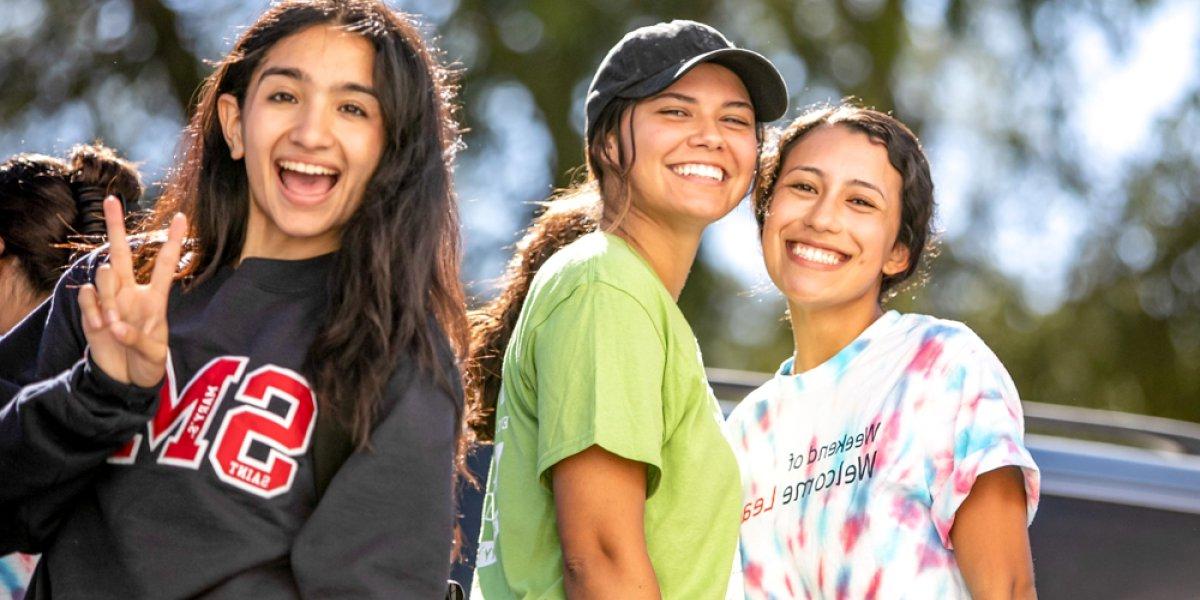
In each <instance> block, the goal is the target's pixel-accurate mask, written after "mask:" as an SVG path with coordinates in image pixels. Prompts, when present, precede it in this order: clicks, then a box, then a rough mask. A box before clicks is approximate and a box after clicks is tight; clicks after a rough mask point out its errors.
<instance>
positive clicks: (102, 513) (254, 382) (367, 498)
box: [0, 255, 462, 600]
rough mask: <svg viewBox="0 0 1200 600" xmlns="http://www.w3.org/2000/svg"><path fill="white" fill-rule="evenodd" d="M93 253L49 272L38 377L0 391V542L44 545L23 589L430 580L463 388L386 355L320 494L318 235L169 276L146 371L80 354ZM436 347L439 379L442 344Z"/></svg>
mask: <svg viewBox="0 0 1200 600" xmlns="http://www.w3.org/2000/svg"><path fill="white" fill-rule="evenodd" d="M96 260H97V259H96V257H95V256H94V255H93V256H89V257H87V258H85V259H84V260H83V261H81V262H80V263H79V264H77V265H76V266H75V267H74V268H73V269H72V270H71V271H69V272H68V273H67V274H66V275H65V276H64V277H63V280H62V281H60V282H59V285H58V288H57V289H56V291H55V294H54V297H53V300H52V302H53V304H52V307H51V309H50V316H49V319H48V321H47V324H46V329H45V332H44V334H43V337H42V340H41V343H40V346H39V351H38V359H37V374H38V376H39V377H41V378H46V379H44V380H42V381H39V382H38V383H34V384H32V385H29V386H27V387H25V388H23V389H22V390H21V391H20V392H19V394H18V395H17V397H16V398H15V399H14V400H13V401H12V402H10V403H9V404H8V406H6V407H4V408H3V409H0V509H3V510H4V511H5V514H4V517H3V519H0V541H2V542H3V543H4V546H3V547H0V551H7V550H13V549H17V550H22V551H26V552H38V551H40V552H42V553H43V556H42V560H41V562H40V563H39V566H38V570H37V572H36V573H35V575H34V584H33V590H32V591H33V597H50V596H51V594H52V595H53V597H54V598H96V597H153V598H184V597H192V596H196V595H205V596H206V597H215V598H253V599H254V600H268V599H272V598H294V597H306V598H317V597H319V598H327V597H354V598H440V597H442V595H443V594H444V593H445V583H446V576H447V574H448V573H449V561H448V559H449V553H450V541H451V536H452V533H451V532H452V527H453V516H452V508H453V506H452V501H451V475H452V471H453V465H452V463H453V454H454V445H455V434H456V431H457V415H458V412H459V411H460V410H461V403H462V395H461V394H462V393H461V390H459V389H455V390H453V392H447V391H446V390H445V389H443V387H442V386H439V385H438V384H437V383H436V382H435V379H434V376H433V375H431V374H429V373H427V372H426V371H425V370H422V369H419V368H418V367H417V365H416V361H415V358H407V359H404V360H402V361H400V364H398V365H397V366H396V370H395V373H394V374H393V376H392V378H391V380H390V381H389V383H388V386H387V389H386V390H385V393H384V395H383V403H382V405H381V407H380V411H379V416H378V421H377V425H376V426H375V428H374V430H373V432H372V434H371V438H370V442H371V449H370V450H367V451H361V452H354V453H353V454H351V455H350V456H349V457H348V458H347V459H346V461H345V463H344V464H342V465H341V467H340V468H339V469H338V470H337V472H336V474H335V475H334V476H333V479H332V482H331V483H330V485H329V487H328V489H327V490H326V491H325V493H324V495H323V496H321V497H320V502H319V504H318V502H317V498H318V496H317V492H316V484H315V480H314V457H315V456H316V455H317V453H316V449H315V448H314V446H315V443H314V442H315V437H316V436H315V431H316V429H317V427H316V422H317V419H316V402H315V398H314V396H313V392H312V391H311V389H310V387H309V382H307V381H306V379H305V377H304V376H303V375H302V374H301V367H302V364H303V361H304V358H305V355H306V353H307V350H308V347H309V345H310V344H311V342H312V340H313V338H314V336H315V334H316V332H317V328H318V327H319V326H320V324H321V322H322V321H323V316H324V311H325V307H326V304H327V291H326V290H327V286H328V285H329V283H328V282H329V281H330V277H329V272H330V270H331V269H332V267H333V263H334V261H333V256H332V255H326V256H322V257H317V258H313V259H309V260H303V261H279V260H266V259H253V258H252V259H247V260H245V261H243V262H242V264H241V265H240V266H239V267H238V268H236V269H233V268H226V269H223V270H222V271H220V272H219V273H218V274H217V275H216V276H215V277H213V278H212V279H210V280H208V281H205V282H204V283H202V284H200V285H197V286H195V287H194V288H193V289H190V290H188V291H187V292H184V291H183V289H182V288H181V286H179V285H176V286H175V287H174V288H173V289H172V291H171V296H170V298H169V302H168V307H169V309H168V323H169V327H170V357H169V360H168V369H167V378H166V380H165V381H164V383H163V385H162V388H161V390H159V389H155V388H139V387H136V386H130V385H122V384H120V383H118V382H116V381H113V380H111V379H110V378H108V377H106V376H105V375H104V373H102V372H100V371H99V369H97V368H96V367H95V365H94V364H93V363H92V362H91V361H90V359H89V357H87V356H86V354H85V350H86V341H85V339H84V336H83V330H82V326H81V324H80V313H79V306H78V302H77V291H76V286H77V285H78V283H80V282H82V281H86V280H87V279H89V278H90V273H91V270H92V269H91V267H92V266H93V265H94V264H95V262H96ZM364 326H367V325H366V324H364ZM440 359H441V363H442V364H441V368H442V369H443V370H444V371H445V372H446V373H447V374H448V375H449V379H450V380H451V381H454V380H455V374H456V371H455V370H454V369H455V365H454V361H453V357H452V355H451V353H450V351H449V349H448V346H446V345H445V344H443V347H442V352H441V353H440ZM322 439H325V438H322ZM326 454H327V452H326Z"/></svg>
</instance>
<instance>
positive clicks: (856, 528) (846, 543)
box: [842, 512, 871, 554]
mask: <svg viewBox="0 0 1200 600" xmlns="http://www.w3.org/2000/svg"><path fill="white" fill-rule="evenodd" d="M870 518H871V517H870V515H869V514H867V513H866V512H864V513H862V514H857V515H852V516H850V517H848V518H847V519H846V522H845V524H843V525H842V549H843V550H844V551H845V552H846V553H847V554H849V553H850V551H851V550H853V549H854V545H855V544H857V543H858V538H859V537H860V536H862V532H863V530H865V529H866V528H867V524H868V523H869V522H870Z"/></svg>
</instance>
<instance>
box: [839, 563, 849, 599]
mask: <svg viewBox="0 0 1200 600" xmlns="http://www.w3.org/2000/svg"><path fill="white" fill-rule="evenodd" d="M849 595H850V567H846V566H843V567H842V568H840V569H838V577H837V596H838V598H846V597H849Z"/></svg>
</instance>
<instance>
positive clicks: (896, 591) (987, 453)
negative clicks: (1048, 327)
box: [727, 311, 1039, 598]
mask: <svg viewBox="0 0 1200 600" xmlns="http://www.w3.org/2000/svg"><path fill="white" fill-rule="evenodd" d="M792 366H793V359H791V358H789V359H788V360H787V361H785V362H784V363H783V365H782V366H781V367H780V369H779V372H778V373H777V374H776V375H775V377H774V378H773V379H772V380H770V381H768V382H767V383H765V384H764V385H763V386H762V387H760V388H758V389H757V390H755V391H754V392H752V393H751V394H750V395H749V396H747V397H746V399H745V400H743V401H742V403H741V404H740V405H738V407H737V408H736V409H735V410H734V412H733V414H732V415H730V418H729V423H728V429H727V431H728V432H729V436H730V443H731V444H732V445H733V447H734V452H735V454H737V456H738V462H739V465H740V467H741V473H742V484H743V491H744V495H745V497H744V500H743V507H742V520H743V522H742V528H741V543H740V551H741V559H742V570H743V573H742V575H743V577H744V584H745V591H746V597H747V598H969V597H970V596H969V594H968V592H967V589H966V586H965V584H964V582H963V579H962V575H961V574H960V572H959V570H958V567H957V564H956V562H955V559H954V553H953V550H952V545H951V542H950V528H951V526H952V525H953V523H954V514H955V512H956V511H957V510H958V507H959V506H960V505H961V504H962V502H963V500H964V499H966V496H967V494H968V493H969V492H970V490H971V486H972V485H973V484H974V482H975V478H976V476H978V475H979V474H982V473H984V472H987V471H990V470H993V469H997V468H1000V467H1004V466H1009V465H1013V466H1018V467H1021V469H1022V471H1023V474H1024V478H1025V494H1026V498H1027V503H1028V504H1027V505H1028V514H1029V520H1030V521H1032V520H1033V515H1034V512H1035V510H1036V509H1037V503H1038V492H1039V474H1038V470H1037V466H1036V465H1034V463H1033V459H1032V458H1031V457H1030V456H1029V453H1028V452H1027V451H1026V449H1025V446H1024V441H1023V437H1024V425H1023V421H1022V412H1021V405H1020V400H1019V398H1018V396H1017V392H1016V389H1015V387H1014V386H1013V383H1012V380H1011V379H1010V378H1009V376H1008V373H1007V371H1005V369H1004V367H1003V365H1001V364H1000V361H999V360H998V359H997V358H996V356H995V355H994V354H993V353H992V352H991V350H990V349H988V347H987V346H986V345H985V344H984V343H983V341H982V340H980V339H979V337H978V336H976V335H975V334H974V332H972V331H971V330H970V329H968V328H967V327H966V326H965V325H963V324H961V323H956V322H952V321H944V320H940V319H936V318H933V317H928V316H924V315H917V314H909V315H901V314H899V313H897V312H895V311H892V312H888V313H886V314H884V315H883V316H882V317H880V318H879V319H878V320H877V321H876V322H875V323H873V324H872V325H871V326H870V327H868V328H867V329H866V330H865V331H864V332H863V333H862V334H861V335H860V336H859V337H858V338H857V339H856V340H854V341H853V342H851V343H850V344H849V345H848V346H846V347H845V348H843V349H842V350H841V351H840V352H839V353H838V354H836V355H835V356H833V358H831V359H829V360H828V361H826V362H825V363H823V364H821V365H819V366H817V367H816V368H814V369H812V370H810V371H807V372H804V373H801V374H798V375H794V374H792V371H793V369H792Z"/></svg>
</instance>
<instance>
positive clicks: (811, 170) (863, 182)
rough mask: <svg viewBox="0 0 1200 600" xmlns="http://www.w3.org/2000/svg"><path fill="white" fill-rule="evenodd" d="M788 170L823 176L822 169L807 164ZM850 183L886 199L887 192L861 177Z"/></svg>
mask: <svg viewBox="0 0 1200 600" xmlns="http://www.w3.org/2000/svg"><path fill="white" fill-rule="evenodd" d="M788 171H806V172H809V173H812V174H813V175H816V176H817V177H825V172H824V171H822V170H820V169H818V168H816V167H810V166H807V165H799V166H795V167H792V168H791V169H788ZM850 184H851V185H859V186H862V187H865V188H868V189H872V190H875V193H877V194H879V195H880V197H882V198H883V199H884V200H887V194H884V193H883V190H881V189H879V187H878V186H876V185H875V184H873V183H871V182H870V181H866V180H863V179H851V180H850Z"/></svg>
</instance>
